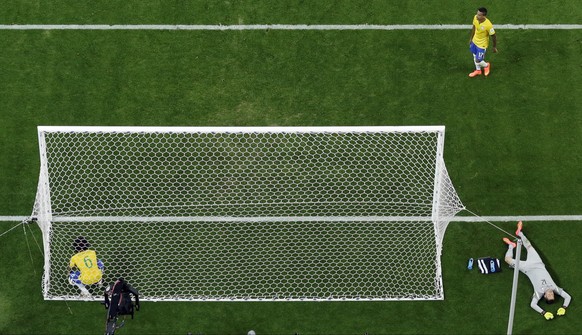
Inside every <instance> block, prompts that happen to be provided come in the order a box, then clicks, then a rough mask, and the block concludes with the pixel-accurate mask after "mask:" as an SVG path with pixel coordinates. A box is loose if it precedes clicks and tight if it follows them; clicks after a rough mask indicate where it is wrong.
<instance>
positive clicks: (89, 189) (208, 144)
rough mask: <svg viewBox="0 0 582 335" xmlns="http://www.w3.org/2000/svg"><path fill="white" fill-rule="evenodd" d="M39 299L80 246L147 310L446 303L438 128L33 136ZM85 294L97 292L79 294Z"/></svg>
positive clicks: (452, 195) (53, 290) (58, 130)
mask: <svg viewBox="0 0 582 335" xmlns="http://www.w3.org/2000/svg"><path fill="white" fill-rule="evenodd" d="M38 137H39V148H40V163H41V164H40V178H39V183H38V190H37V197H36V202H35V206H34V211H33V217H34V218H36V219H37V221H38V223H39V226H40V227H41V230H42V232H43V240H44V253H45V264H44V276H43V284H42V287H43V293H44V297H45V299H54V300H62V299H68V300H81V299H90V298H87V297H81V296H80V295H79V289H78V288H77V287H75V286H72V285H71V284H69V282H68V277H67V273H66V268H67V265H68V264H69V259H70V258H71V256H72V255H73V253H74V252H73V249H72V248H71V244H72V242H73V240H74V239H75V238H76V237H77V236H84V237H86V239H87V240H88V241H89V243H90V244H91V247H92V248H93V249H94V250H96V252H97V257H98V258H99V259H100V260H102V261H103V263H104V265H105V270H104V281H105V282H112V281H114V280H115V279H116V278H118V277H123V278H125V279H126V280H127V281H128V282H130V283H131V284H132V286H134V287H136V288H137V289H138V290H139V291H140V295H141V296H140V298H141V299H143V300H150V301H157V300H171V301H177V300H190V301H211V300H223V301H232V300H240V301H257V300H267V301H294V300H416V299H420V300H434V299H443V297H444V293H443V285H442V277H441V249H442V240H443V235H444V233H445V229H446V227H447V224H448V223H449V221H450V220H451V219H452V217H453V216H455V214H456V213H457V212H458V211H460V210H462V209H463V205H462V203H461V201H460V200H459V198H458V197H457V194H456V192H455V190H454V188H453V185H452V183H451V181H450V180H449V176H448V174H447V171H446V168H445V164H444V161H443V147H444V127H443V126H426V127H204V128H200V127H44V126H42V127H38ZM88 289H89V291H90V292H91V293H92V294H93V296H94V297H96V298H97V297H98V296H99V295H100V292H101V291H100V288H99V287H93V286H92V287H88Z"/></svg>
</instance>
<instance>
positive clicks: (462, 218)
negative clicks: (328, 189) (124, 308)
mask: <svg viewBox="0 0 582 335" xmlns="http://www.w3.org/2000/svg"><path fill="white" fill-rule="evenodd" d="M27 218H28V217H27V216H0V222H8V221H23V220H25V219H27ZM109 219H113V220H110V221H115V220H114V218H112V217H109ZM122 219H123V220H124V221H125V220H128V218H122ZM141 219H146V218H141ZM149 219H150V220H155V221H159V220H160V218H149ZM249 219H250V218H246V219H244V218H240V219H236V218H230V221H249ZM281 219H282V220H281V221H294V220H295V221H305V220H308V221H309V220H313V219H314V218H311V217H310V218H306V219H301V218H297V217H295V218H285V220H283V218H281ZM319 219H321V218H319ZM329 219H330V221H338V220H339V219H337V218H336V219H335V220H333V219H332V218H329ZM352 219H356V221H357V219H358V218H352ZM359 219H360V220H364V221H368V220H366V218H359ZM384 219H385V220H381V219H380V218H378V220H375V221H392V220H389V219H387V220H386V218H384ZM417 219H418V218H417ZM71 220H72V219H71ZM176 220H177V221H216V218H214V219H213V218H191V219H188V218H176ZM176 220H174V221H176ZM221 220H224V218H223V219H221ZM226 220H229V219H228V218H227V219H226ZM316 220H317V219H316ZM519 220H522V221H582V215H523V216H518V215H511V216H456V217H454V218H453V219H452V220H451V221H452V222H484V221H490V222H511V221H519ZM59 221H63V222H66V221H68V220H66V219H65V220H59ZM72 221H75V220H72ZM130 221H132V220H131V219H130ZM144 221H148V220H144ZM168 221H172V220H168ZM252 221H270V220H267V219H265V218H262V219H261V218H255V219H254V220H252ZM339 221H341V220H339Z"/></svg>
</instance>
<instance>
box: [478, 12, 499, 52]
mask: <svg viewBox="0 0 582 335" xmlns="http://www.w3.org/2000/svg"><path fill="white" fill-rule="evenodd" d="M473 27H475V35H473V43H475V45H476V46H478V47H479V48H481V49H487V47H488V46H489V36H490V35H495V29H493V23H491V21H489V19H487V18H485V21H483V23H479V21H478V20H477V15H475V17H474V18H473Z"/></svg>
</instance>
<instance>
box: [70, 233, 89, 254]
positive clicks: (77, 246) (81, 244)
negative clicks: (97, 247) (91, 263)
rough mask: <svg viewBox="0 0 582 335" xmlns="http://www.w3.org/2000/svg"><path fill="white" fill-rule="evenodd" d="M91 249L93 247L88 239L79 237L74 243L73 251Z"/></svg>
mask: <svg viewBox="0 0 582 335" xmlns="http://www.w3.org/2000/svg"><path fill="white" fill-rule="evenodd" d="M89 247H91V244H89V242H88V241H87V239H86V238H85V237H83V236H79V237H77V238H76V239H75V240H74V241H73V250H75V252H80V251H85V250H87V249H89Z"/></svg>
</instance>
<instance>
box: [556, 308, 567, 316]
mask: <svg viewBox="0 0 582 335" xmlns="http://www.w3.org/2000/svg"><path fill="white" fill-rule="evenodd" d="M556 314H558V315H559V316H562V315H566V307H560V308H558V313H556Z"/></svg>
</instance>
